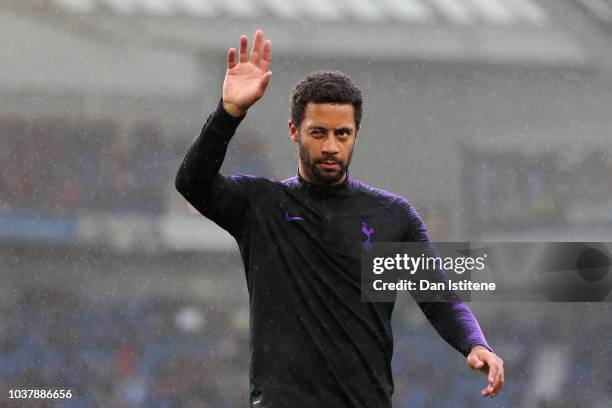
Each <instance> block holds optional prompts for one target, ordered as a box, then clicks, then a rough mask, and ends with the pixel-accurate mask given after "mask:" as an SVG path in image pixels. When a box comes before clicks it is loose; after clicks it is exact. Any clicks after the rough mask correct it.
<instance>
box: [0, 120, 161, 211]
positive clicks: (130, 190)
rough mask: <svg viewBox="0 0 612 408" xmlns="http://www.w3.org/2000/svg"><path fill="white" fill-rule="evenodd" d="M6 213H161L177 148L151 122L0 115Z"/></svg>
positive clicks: (1, 205) (1, 202)
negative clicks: (126, 125) (173, 151)
mask: <svg viewBox="0 0 612 408" xmlns="http://www.w3.org/2000/svg"><path fill="white" fill-rule="evenodd" d="M0 136H1V137H2V149H0V163H2V167H3V168H2V170H3V171H2V172H1V173H0V212H33V213H37V214H52V215H54V214H58V215H78V214H82V213H84V212H96V211H105V212H118V213H126V212H139V213H142V212H144V213H160V212H162V210H163V209H164V201H163V195H162V191H163V188H164V185H165V184H167V182H166V179H167V178H168V171H169V158H170V157H172V156H171V151H170V148H169V147H168V146H167V145H166V144H165V143H164V141H163V139H162V133H161V131H160V129H159V128H158V127H157V126H156V125H154V124H152V123H138V124H135V125H133V126H131V127H129V128H127V129H126V128H123V127H121V126H119V125H118V124H117V123H114V122H112V121H110V120H84V119H83V120H81V121H77V120H69V119H64V118H45V119H36V120H34V119H25V118H24V117H23V118H22V117H18V116H12V117H4V118H0Z"/></svg>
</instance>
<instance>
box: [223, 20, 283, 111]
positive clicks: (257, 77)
mask: <svg viewBox="0 0 612 408" xmlns="http://www.w3.org/2000/svg"><path fill="white" fill-rule="evenodd" d="M247 45H248V38H247V36H246V35H241V36H240V57H239V59H238V62H236V49H234V48H230V49H229V50H228V52H227V71H226V73H225V80H224V81H223V108H224V109H225V110H226V111H227V112H228V113H230V114H231V115H233V116H236V117H239V116H243V115H244V114H246V111H247V109H249V107H250V106H251V105H253V104H254V103H255V102H257V101H258V100H259V98H261V97H262V96H263V94H264V92H265V90H266V87H267V86H268V83H269V82H270V78H271V77H272V72H271V71H268V67H269V65H270V58H271V57H272V43H271V42H270V40H266V41H265V42H264V41H263V31H261V30H257V31H256V32H255V39H254V41H253V48H251V55H250V56H249V55H248V52H247Z"/></svg>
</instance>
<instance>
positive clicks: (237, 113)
mask: <svg viewBox="0 0 612 408" xmlns="http://www.w3.org/2000/svg"><path fill="white" fill-rule="evenodd" d="M221 105H222V106H223V109H224V110H225V111H226V112H227V113H229V114H230V115H232V116H233V117H235V118H241V117H243V116H244V115H246V112H247V110H246V109H242V108H240V107H239V106H237V105H235V104H233V103H229V102H226V101H222V103H221Z"/></svg>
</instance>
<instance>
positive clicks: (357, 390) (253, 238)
mask: <svg viewBox="0 0 612 408" xmlns="http://www.w3.org/2000/svg"><path fill="white" fill-rule="evenodd" d="M247 41H248V39H247V37H246V36H244V35H243V36H241V37H240V52H239V53H238V60H236V57H237V52H236V50H235V49H234V48H230V49H229V51H228V54H227V73H226V76H225V81H224V83H223V97H222V99H221V100H220V101H219V104H218V106H217V108H216V110H215V111H214V112H213V113H212V114H211V115H209V117H208V119H207V120H206V123H205V124H204V127H203V129H202V132H201V133H200V135H199V136H198V137H196V138H195V140H194V141H193V143H192V145H191V146H190V148H189V150H188V152H187V155H186V156H185V159H184V161H183V163H182V164H181V167H180V169H179V171H178V174H177V176H176V188H177V189H178V191H179V192H180V193H181V194H182V195H183V196H184V197H185V198H186V199H187V200H188V201H189V202H190V203H191V204H192V205H193V206H194V207H195V208H197V209H198V210H199V211H200V212H201V213H202V214H203V215H205V216H206V217H208V218H210V219H211V220H213V221H214V222H216V223H217V224H218V225H219V226H221V227H222V228H224V229H225V230H227V231H228V232H229V233H230V234H232V235H233V236H234V238H235V239H236V241H237V243H238V246H239V248H240V253H241V255H242V259H243V262H244V266H245V272H246V279H247V287H248V291H249V300H250V308H251V310H250V313H251V326H250V336H251V367H250V380H251V391H250V394H251V395H250V397H251V406H252V407H268V408H285V407H354V408H361V407H376V408H379V407H380V408H382V407H390V406H391V396H392V393H393V379H392V373H391V356H392V351H393V338H392V332H391V325H390V321H391V312H392V310H393V305H394V304H393V302H386V303H383V302H362V301H361V296H360V294H361V292H360V254H361V252H360V251H361V248H362V245H363V244H364V241H365V242H367V243H368V244H372V243H375V242H376V241H381V242H382V241H389V242H398V241H402V242H404V241H405V242H410V241H425V242H428V241H429V238H428V236H427V231H426V229H425V226H424V225H423V222H422V220H421V218H420V217H419V216H418V214H417V213H416V211H415V210H414V208H413V207H412V206H411V205H410V203H409V202H408V201H407V200H406V199H404V198H402V197H398V196H395V195H392V194H390V193H387V192H384V191H382V190H378V189H375V188H373V187H370V186H367V185H365V184H363V183H361V182H359V181H357V180H355V179H353V178H351V177H350V176H349V174H348V166H349V164H350V161H351V155H352V153H353V147H354V144H355V140H356V138H357V134H358V132H359V127H360V122H361V113H362V100H361V92H360V91H359V89H357V88H356V87H355V86H354V85H353V84H352V82H351V81H350V79H349V78H348V77H347V76H346V75H344V74H341V73H338V72H319V73H315V74H311V75H309V76H308V77H306V78H305V79H304V80H303V81H302V82H300V83H299V84H297V85H296V87H295V89H294V90H293V94H292V101H291V119H290V120H289V123H288V125H289V133H290V136H291V139H292V140H293V141H294V142H295V143H296V144H297V147H298V152H299V164H298V171H297V175H296V176H295V177H292V178H289V179H287V180H284V181H271V180H268V179H265V178H262V177H256V176H247V175H238V176H224V175H221V174H219V172H218V171H219V168H220V167H221V164H222V161H223V159H224V156H225V153H226V150H227V146H228V143H229V142H230V139H231V138H232V136H233V135H234V132H235V130H236V128H237V127H238V124H239V123H240V122H241V120H242V119H243V118H244V116H245V115H246V112H247V110H248V109H249V107H250V106H252V105H253V104H254V103H255V102H256V101H257V100H259V99H260V98H261V97H262V96H263V94H264V91H265V89H266V87H267V85H268V83H269V82H270V78H271V76H272V73H271V72H270V71H269V70H268V67H269V64H270V58H271V43H270V41H269V40H267V41H265V42H264V41H263V33H262V31H261V30H257V32H256V33H255V38H254V42H253V46H252V49H251V54H250V56H249V55H248V52H247ZM418 304H419V306H420V307H421V309H422V310H423V312H424V313H425V315H426V317H427V318H428V319H429V321H430V322H431V323H432V324H433V326H434V327H435V328H436V330H437V331H438V332H439V333H440V335H441V336H442V337H443V338H444V339H445V340H446V341H448V342H449V343H450V344H451V345H452V346H453V347H455V348H456V349H457V350H459V351H460V352H461V353H463V354H464V355H465V356H467V363H468V365H469V366H470V367H471V368H473V369H478V370H481V371H483V372H485V373H487V374H488V381H489V384H488V386H487V387H486V388H485V389H484V390H483V391H482V393H481V394H482V395H483V396H495V395H496V394H497V393H499V392H500V391H501V388H502V384H503V362H502V360H501V359H500V358H499V357H497V356H496V355H495V354H494V353H493V351H492V350H491V348H490V347H489V346H488V344H487V342H486V340H485V338H484V336H483V335H482V332H481V330H480V327H479V326H478V323H477V321H476V319H475V317H474V315H473V314H472V312H471V311H470V310H469V309H468V307H467V306H466V305H465V304H463V303H462V302H461V301H460V300H458V299H455V300H453V301H451V302H429V303H428V302H418ZM423 374H424V375H427V373H423Z"/></svg>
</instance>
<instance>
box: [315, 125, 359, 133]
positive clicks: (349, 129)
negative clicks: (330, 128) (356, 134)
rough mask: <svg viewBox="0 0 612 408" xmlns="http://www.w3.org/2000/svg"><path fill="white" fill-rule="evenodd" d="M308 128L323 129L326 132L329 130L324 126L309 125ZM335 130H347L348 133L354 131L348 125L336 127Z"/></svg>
mask: <svg viewBox="0 0 612 408" xmlns="http://www.w3.org/2000/svg"><path fill="white" fill-rule="evenodd" d="M308 130H322V131H324V132H326V131H327V129H326V128H324V127H323V126H309V127H308ZM334 131H335V132H336V133H337V132H340V131H345V132H347V133H352V132H353V129H351V128H348V127H341V128H337V129H334Z"/></svg>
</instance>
